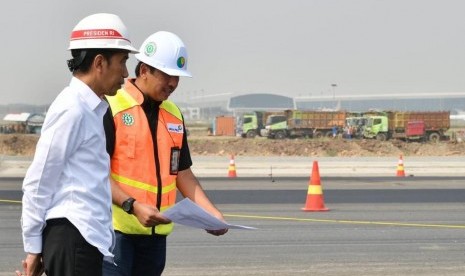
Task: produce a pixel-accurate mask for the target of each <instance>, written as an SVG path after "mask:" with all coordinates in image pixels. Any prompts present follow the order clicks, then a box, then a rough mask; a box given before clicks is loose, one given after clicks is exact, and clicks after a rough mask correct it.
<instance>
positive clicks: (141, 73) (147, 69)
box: [139, 63, 150, 77]
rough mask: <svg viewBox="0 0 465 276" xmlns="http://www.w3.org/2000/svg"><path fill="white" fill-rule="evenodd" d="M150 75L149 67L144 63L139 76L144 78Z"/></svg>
mask: <svg viewBox="0 0 465 276" xmlns="http://www.w3.org/2000/svg"><path fill="white" fill-rule="evenodd" d="M148 73H150V69H149V67H148V66H147V65H146V64H145V63H142V64H141V65H140V67H139V75H141V76H142V77H143V76H145V75H146V74H148Z"/></svg>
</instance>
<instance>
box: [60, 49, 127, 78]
mask: <svg viewBox="0 0 465 276" xmlns="http://www.w3.org/2000/svg"><path fill="white" fill-rule="evenodd" d="M121 52H122V51H121V50H118V49H73V50H71V55H72V56H73V58H72V59H70V60H68V68H69V70H70V71H71V72H73V73H74V72H81V73H87V72H89V70H90V66H91V65H92V62H93V61H94V59H95V57H96V56H97V55H102V56H103V58H105V60H107V61H108V62H109V63H111V57H113V56H114V55H115V54H117V53H121Z"/></svg>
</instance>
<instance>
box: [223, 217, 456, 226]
mask: <svg viewBox="0 0 465 276" xmlns="http://www.w3.org/2000/svg"><path fill="white" fill-rule="evenodd" d="M224 216H225V217H237V218H256V219H269V220H287V221H307V222H326V223H328V222H329V223H341V224H367V225H380V226H405V227H420V228H421V227H423V228H446V229H465V225H451V224H422V223H403V222H382V221H361V220H339V219H309V218H290V217H272V216H259V215H240V214H224Z"/></svg>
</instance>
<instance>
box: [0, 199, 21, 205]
mask: <svg viewBox="0 0 465 276" xmlns="http://www.w3.org/2000/svg"><path fill="white" fill-rule="evenodd" d="M0 202H4V203H18V204H22V202H21V201H19V200H8V199H0Z"/></svg>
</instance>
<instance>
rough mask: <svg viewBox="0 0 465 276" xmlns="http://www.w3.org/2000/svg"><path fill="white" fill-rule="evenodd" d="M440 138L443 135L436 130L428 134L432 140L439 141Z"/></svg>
mask: <svg viewBox="0 0 465 276" xmlns="http://www.w3.org/2000/svg"><path fill="white" fill-rule="evenodd" d="M440 138H441V137H440V136H439V134H438V133H436V132H434V133H431V134H430V135H429V136H428V140H430V141H431V142H438V141H439V139H440Z"/></svg>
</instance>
